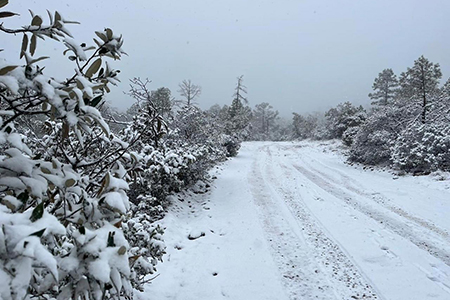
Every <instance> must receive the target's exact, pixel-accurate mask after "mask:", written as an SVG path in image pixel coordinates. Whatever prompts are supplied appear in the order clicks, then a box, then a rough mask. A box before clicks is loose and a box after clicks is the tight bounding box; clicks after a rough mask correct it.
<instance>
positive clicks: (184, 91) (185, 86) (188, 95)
mask: <svg viewBox="0 0 450 300" xmlns="http://www.w3.org/2000/svg"><path fill="white" fill-rule="evenodd" d="M178 87H179V88H180V89H179V90H178V92H179V93H180V95H181V97H183V98H185V99H186V100H185V104H186V105H187V106H191V105H192V104H194V100H195V99H196V98H198V97H199V96H200V94H201V93H202V87H201V86H199V85H195V84H193V83H192V82H191V80H190V79H189V80H183V81H182V82H181V83H180V84H179V85H178Z"/></svg>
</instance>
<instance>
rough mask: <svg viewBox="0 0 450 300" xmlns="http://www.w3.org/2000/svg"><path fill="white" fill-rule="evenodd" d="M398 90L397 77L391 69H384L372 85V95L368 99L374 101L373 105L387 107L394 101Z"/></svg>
mask: <svg viewBox="0 0 450 300" xmlns="http://www.w3.org/2000/svg"><path fill="white" fill-rule="evenodd" d="M397 88H398V80H397V76H395V74H394V72H393V71H392V69H384V70H383V71H381V73H379V74H378V77H377V78H375V81H374V83H373V85H372V89H373V90H374V92H373V93H370V94H369V97H370V99H372V100H374V101H373V102H372V104H373V105H387V104H388V103H389V102H390V101H391V100H392V99H394V96H395V92H396V90H397Z"/></svg>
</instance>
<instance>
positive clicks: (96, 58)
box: [0, 1, 162, 300]
mask: <svg viewBox="0 0 450 300" xmlns="http://www.w3.org/2000/svg"><path fill="white" fill-rule="evenodd" d="M6 4H7V1H6V2H5V1H3V2H0V8H2V7H3V6H5V5H6ZM49 19H50V20H49V24H48V25H46V24H45V23H44V21H43V18H42V17H40V16H39V15H34V14H33V13H32V21H31V24H30V25H27V26H24V27H22V28H20V29H8V28H5V27H3V24H1V25H0V30H1V31H2V32H4V33H8V34H23V39H22V47H21V51H20V57H21V58H24V64H25V66H23V67H21V66H19V64H17V63H16V64H11V63H4V62H1V63H0V223H1V230H0V266H1V267H0V280H1V282H2V284H1V285H0V298H1V299H31V298H36V299H50V298H52V297H56V298H57V299H77V300H78V299H107V298H111V297H114V298H117V299H119V298H123V297H125V298H129V297H131V295H132V285H133V284H135V285H139V282H137V283H135V281H134V279H135V278H136V276H134V275H133V274H135V273H136V272H137V273H139V270H130V262H129V255H128V250H129V251H130V253H131V254H132V257H130V259H131V258H133V257H134V256H135V255H144V254H145V253H144V254H142V253H140V252H139V251H140V250H139V249H138V250H136V248H135V245H132V246H133V247H132V249H129V248H130V247H129V243H128V241H127V239H126V238H125V236H124V234H123V231H122V222H123V221H126V220H127V212H128V210H129V208H130V203H129V201H128V197H127V194H126V191H127V190H128V189H129V185H128V182H129V181H130V180H131V179H132V177H131V174H135V175H138V174H139V171H138V170H137V169H136V167H137V166H138V165H139V161H138V159H137V158H136V157H135V156H133V155H130V153H129V150H130V148H132V147H133V145H134V144H135V143H136V142H137V140H138V138H139V137H135V138H134V139H131V140H130V141H129V142H128V143H125V142H123V141H121V140H120V139H119V138H117V137H116V136H114V135H113V134H112V133H111V132H110V130H109V127H108V125H107V124H106V122H105V121H104V120H103V117H102V115H101V113H100V112H99V111H98V109H97V108H98V107H99V105H100V104H101V103H102V101H103V98H104V94H105V92H109V85H111V84H115V83H116V82H117V78H116V76H117V74H118V71H115V70H113V69H111V68H110V66H109V65H108V64H107V62H106V60H107V59H108V58H110V57H111V58H114V59H120V56H121V54H123V53H124V52H123V51H122V50H121V47H122V43H123V39H122V37H121V36H117V35H114V33H113V31H112V30H111V29H109V28H107V29H105V30H103V31H98V32H96V34H97V37H98V38H96V39H94V41H95V46H90V47H89V46H87V45H86V44H85V43H77V42H76V41H75V40H74V39H73V38H72V36H71V34H70V31H69V30H68V28H67V27H66V26H67V24H70V23H73V22H71V21H69V20H67V19H64V18H63V17H62V16H61V15H60V14H59V13H58V12H55V13H54V14H50V13H49ZM37 38H42V39H44V38H51V39H54V40H56V41H59V42H61V43H63V44H64V45H65V46H66V48H67V49H66V51H64V54H65V55H66V54H68V59H69V60H70V61H73V62H74V63H75V73H74V74H72V75H71V76H68V79H66V80H61V81H59V80H57V79H55V78H53V77H50V76H47V75H44V73H43V69H44V68H43V67H41V66H40V65H38V63H39V64H41V62H42V61H43V60H44V59H46V58H47V57H38V58H36V57H34V54H35V51H36V44H37ZM89 51H91V52H90V54H88V53H89ZM30 121H32V126H27V123H29V122H30ZM25 134H26V135H25ZM135 177H136V176H135ZM138 217H140V216H138ZM128 218H129V216H128ZM132 220H133V219H132ZM135 223H138V222H135ZM128 228H129V226H128ZM136 230H140V229H136ZM156 232H157V233H159V231H158V230H157V231H156ZM152 239H155V241H156V240H160V236H158V235H157V234H153V235H151V236H150V237H149V238H147V243H155V245H156V244H158V243H157V242H154V241H152ZM158 245H159V246H158V247H157V248H158V250H155V251H157V252H158V251H160V250H161V249H162V247H161V245H160V244H158ZM155 247H156V246H155ZM138 248H139V246H138ZM152 249H154V248H152ZM152 251H153V250H152ZM155 257H157V256H155ZM131 260H132V259H131ZM153 263H154V262H153ZM134 265H136V264H134ZM142 265H143V264H140V265H139V267H138V268H139V269H141V268H142ZM146 268H147V269H148V267H146Z"/></svg>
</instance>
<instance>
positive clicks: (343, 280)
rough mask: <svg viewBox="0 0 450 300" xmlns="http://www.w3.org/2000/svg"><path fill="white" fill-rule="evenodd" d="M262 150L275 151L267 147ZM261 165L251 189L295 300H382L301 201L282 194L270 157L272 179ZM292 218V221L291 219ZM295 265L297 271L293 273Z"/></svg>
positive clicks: (251, 182) (255, 166) (252, 180)
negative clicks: (272, 169)
mask: <svg viewBox="0 0 450 300" xmlns="http://www.w3.org/2000/svg"><path fill="white" fill-rule="evenodd" d="M263 150H265V151H267V153H268V154H269V152H270V151H269V150H268V147H267V146H266V147H264V149H263ZM261 163H262V162H261V161H260V160H258V159H256V160H255V162H254V165H253V170H252V175H253V178H251V179H250V184H251V187H252V193H253V195H254V201H255V203H256V204H257V205H258V207H259V208H260V213H261V217H262V219H263V226H264V229H265V230H266V232H267V233H268V236H269V238H268V241H269V244H270V246H271V248H272V249H273V250H274V259H275V260H276V262H277V264H278V266H279V268H280V271H281V272H282V274H283V283H284V284H285V286H286V287H287V288H288V290H289V291H290V295H291V298H292V299H345V300H347V299H380V297H379V296H377V294H376V292H375V290H374V289H373V287H372V286H371V284H369V283H368V282H367V280H366V279H365V277H364V276H363V275H361V273H360V271H359V270H358V269H357V268H356V267H355V265H354V264H353V263H352V261H351V260H350V259H349V258H348V257H347V255H346V254H345V253H344V251H342V249H341V248H340V247H339V245H338V244H337V243H336V242H334V241H333V240H332V239H331V238H330V237H328V236H327V234H326V233H325V232H324V231H323V230H322V229H321V228H320V226H319V224H318V222H317V221H316V220H315V219H314V217H313V216H312V215H311V214H310V213H309V212H308V211H307V209H305V207H304V206H303V205H301V204H300V203H301V200H300V201H299V199H298V196H297V197H294V196H293V195H292V194H290V193H289V192H286V191H284V190H283V189H282V187H281V185H280V184H279V183H278V182H277V179H276V178H275V176H274V174H273V172H272V171H271V163H273V162H272V161H271V158H270V155H269V162H268V164H267V163H266V166H268V167H266V171H265V172H264V174H266V176H268V177H269V179H268V180H266V179H265V177H266V176H265V175H263V173H262V172H261V169H260V168H259V167H258V166H259V164H261ZM275 201H276V202H275ZM277 203H278V204H279V205H283V207H284V208H285V210H287V214H286V213H285V214H282V213H281V211H282V210H283V207H280V206H279V205H277ZM294 203H295V205H294ZM286 204H290V205H286ZM289 217H290V218H292V220H291V222H289V221H288V220H286V219H287V218H289ZM285 218H286V219H285ZM297 232H298V233H297ZM299 246H300V247H299ZM291 264H293V266H296V267H295V268H290V266H291ZM305 271H306V272H305ZM324 282H327V283H326V284H324ZM333 295H334V297H332V296H333ZM298 297H300V298H298Z"/></svg>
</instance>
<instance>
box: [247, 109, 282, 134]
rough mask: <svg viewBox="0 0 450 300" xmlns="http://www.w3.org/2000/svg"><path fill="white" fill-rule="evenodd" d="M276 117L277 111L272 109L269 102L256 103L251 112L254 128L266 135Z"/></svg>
mask: <svg viewBox="0 0 450 300" xmlns="http://www.w3.org/2000/svg"><path fill="white" fill-rule="evenodd" d="M277 117H278V111H275V110H273V107H272V105H270V104H269V103H267V102H263V103H260V104H257V105H256V106H255V110H254V113H253V120H254V122H255V126H256V128H254V130H255V131H256V132H257V133H260V134H263V135H264V136H266V137H267V136H268V135H269V134H270V129H271V127H272V126H273V124H274V122H275V120H276V119H277Z"/></svg>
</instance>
